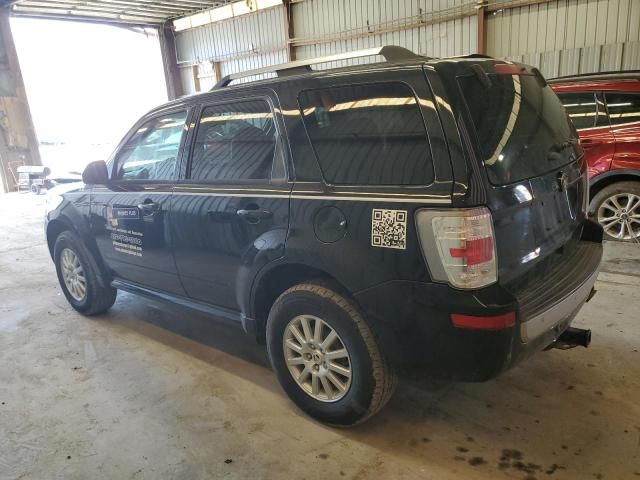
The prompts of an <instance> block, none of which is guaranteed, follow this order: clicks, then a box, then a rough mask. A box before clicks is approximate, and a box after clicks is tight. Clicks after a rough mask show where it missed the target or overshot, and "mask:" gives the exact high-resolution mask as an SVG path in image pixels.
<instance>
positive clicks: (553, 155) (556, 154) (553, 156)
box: [547, 140, 578, 160]
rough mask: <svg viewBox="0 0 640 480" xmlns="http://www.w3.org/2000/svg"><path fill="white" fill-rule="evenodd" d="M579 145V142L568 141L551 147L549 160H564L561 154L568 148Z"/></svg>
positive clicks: (548, 155) (548, 154)
mask: <svg viewBox="0 0 640 480" xmlns="http://www.w3.org/2000/svg"><path fill="white" fill-rule="evenodd" d="M577 144H578V141H577V140H567V141H566V142H560V143H555V144H553V145H551V148H550V149H549V153H547V160H562V156H561V155H560V152H562V151H563V150H566V149H567V148H571V147H574V146H575V145H577Z"/></svg>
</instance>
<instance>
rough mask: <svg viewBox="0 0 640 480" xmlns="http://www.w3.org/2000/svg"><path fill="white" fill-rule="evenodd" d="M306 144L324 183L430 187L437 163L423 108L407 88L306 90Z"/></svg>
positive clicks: (394, 85)
mask: <svg viewBox="0 0 640 480" xmlns="http://www.w3.org/2000/svg"><path fill="white" fill-rule="evenodd" d="M298 102H299V107H300V112H301V115H302V118H303V122H304V126H305V129H306V133H307V135H308V139H309V141H310V142H311V145H312V147H313V151H314V153H315V156H316V158H317V160H318V163H319V166H320V169H321V170H322V173H323V175H324V178H325V180H326V181H327V182H328V183H330V184H338V185H339V184H344V185H429V184H430V183H432V182H433V177H434V174H433V161H432V156H431V149H430V146H429V140H428V137H427V132H426V129H425V125H424V121H423V118H422V113H421V111H420V106H419V104H418V101H417V100H416V96H415V94H414V92H413V90H412V89H411V88H410V87H409V86H408V85H406V84H404V83H399V82H398V83H379V84H378V83H376V84H360V85H347V86H336V87H328V88H322V89H314V90H304V91H302V92H300V94H299V96H298Z"/></svg>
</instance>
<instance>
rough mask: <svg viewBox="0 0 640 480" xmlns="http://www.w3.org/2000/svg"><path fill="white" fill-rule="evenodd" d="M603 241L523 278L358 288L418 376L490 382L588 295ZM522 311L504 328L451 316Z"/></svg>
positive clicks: (552, 336)
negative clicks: (472, 285) (467, 287)
mask: <svg viewBox="0 0 640 480" xmlns="http://www.w3.org/2000/svg"><path fill="white" fill-rule="evenodd" d="M601 258H602V244H601V243H600V242H598V241H584V240H583V241H580V242H578V245H577V246H575V250H573V253H572V254H571V255H566V258H565V261H564V262H555V264H554V262H550V267H549V268H541V269H539V271H537V272H534V273H532V274H530V275H528V278H527V280H526V282H523V284H521V285H510V286H506V287H505V286H501V285H492V286H490V287H487V288H485V289H482V290H477V291H471V292H469V291H461V290H456V289H453V288H451V287H449V286H447V285H441V284H434V283H418V282H404V281H392V282H387V283H385V284H383V285H379V286H377V287H374V288H372V289H368V290H366V291H363V292H360V293H358V294H356V299H357V300H358V301H359V303H360V305H361V306H362V307H363V309H364V310H365V313H366V314H367V315H368V316H369V317H371V318H373V319H374V321H375V325H376V328H378V329H379V332H377V333H378V334H379V336H380V338H381V339H382V343H383V348H384V350H385V352H386V353H387V354H388V355H389V356H390V359H391V361H392V362H393V363H394V364H396V365H397V366H399V367H401V368H400V369H399V371H401V372H405V373H407V372H410V375H411V376H412V377H416V376H424V377H428V378H446V379H453V380H462V381H484V380H488V379H490V378H492V377H494V376H496V375H498V374H499V373H500V372H502V371H504V370H506V369H508V368H510V367H512V366H513V365H515V364H517V363H518V362H520V361H522V360H523V359H525V358H527V357H528V356H530V355H531V354H533V353H535V352H537V351H540V350H543V349H544V348H546V347H547V346H549V345H550V344H551V343H553V342H554V341H555V340H556V339H557V338H558V337H559V336H560V335H561V334H562V332H564V330H566V329H567V327H569V325H570V324H571V321H572V320H573V318H574V317H575V316H576V315H577V313H578V312H579V311H580V308H581V307H582V306H583V304H584V303H585V302H586V301H587V300H588V298H589V295H590V293H591V290H592V288H593V285H594V283H595V281H596V278H597V275H598V267H599V264H600V260H601ZM507 312H516V314H517V315H516V324H515V325H514V326H513V327H510V328H504V329H501V330H472V329H461V328H455V327H454V326H453V324H452V323H451V319H450V318H451V317H450V315H451V314H452V313H460V314H465V315H477V316H491V315H500V314H504V313H507Z"/></svg>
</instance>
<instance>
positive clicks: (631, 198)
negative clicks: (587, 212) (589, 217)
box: [591, 182, 640, 241]
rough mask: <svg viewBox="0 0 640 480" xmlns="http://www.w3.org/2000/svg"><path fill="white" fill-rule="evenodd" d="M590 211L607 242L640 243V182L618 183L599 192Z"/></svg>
mask: <svg viewBox="0 0 640 480" xmlns="http://www.w3.org/2000/svg"><path fill="white" fill-rule="evenodd" d="M591 205H592V211H593V213H594V216H595V218H596V220H597V221H598V223H599V224H600V225H601V226H602V228H603V229H604V233H605V236H606V238H607V239H609V240H623V241H640V182H618V183H613V184H611V185H608V186H607V187H605V188H603V189H602V190H600V191H599V192H598V193H597V194H596V195H595V196H594V197H593V200H592V202H591Z"/></svg>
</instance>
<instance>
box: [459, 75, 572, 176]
mask: <svg viewBox="0 0 640 480" xmlns="http://www.w3.org/2000/svg"><path fill="white" fill-rule="evenodd" d="M489 78H490V79H491V86H490V87H488V88H487V86H485V85H483V84H482V83H481V82H480V81H479V79H478V78H477V77H476V76H475V75H472V76H468V77H459V78H458V83H459V85H460V89H461V91H462V95H463V97H464V98H465V100H466V103H467V107H468V109H469V113H470V114H471V119H472V121H473V124H474V126H475V130H476V133H477V137H478V145H479V151H480V154H481V157H482V161H483V163H484V165H485V167H486V170H487V174H488V176H489V180H490V181H491V183H493V184H494V185H505V184H508V183H513V182H517V181H520V180H524V179H527V178H531V177H537V176H540V175H543V174H545V173H548V172H550V171H552V170H555V169H556V168H559V167H561V166H563V165H566V164H567V163H570V162H571V161H573V160H574V159H575V158H576V154H577V151H576V148H577V147H576V145H577V137H576V133H575V129H574V128H573V127H572V125H571V123H570V122H569V120H568V117H567V114H566V112H565V110H564V108H563V106H562V103H560V100H559V99H558V97H557V96H556V94H555V93H554V92H553V90H551V87H549V86H546V87H542V86H541V85H540V83H539V81H538V79H537V78H536V77H535V76H533V75H489Z"/></svg>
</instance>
